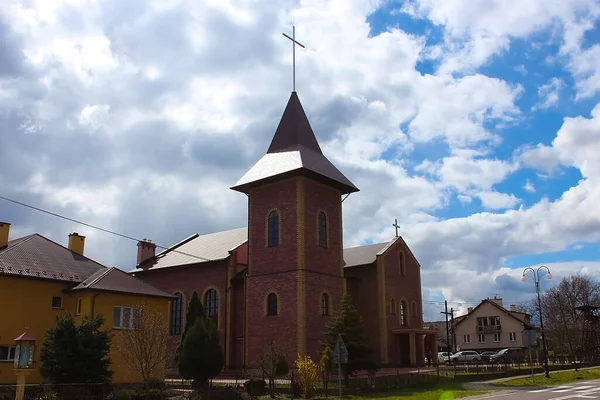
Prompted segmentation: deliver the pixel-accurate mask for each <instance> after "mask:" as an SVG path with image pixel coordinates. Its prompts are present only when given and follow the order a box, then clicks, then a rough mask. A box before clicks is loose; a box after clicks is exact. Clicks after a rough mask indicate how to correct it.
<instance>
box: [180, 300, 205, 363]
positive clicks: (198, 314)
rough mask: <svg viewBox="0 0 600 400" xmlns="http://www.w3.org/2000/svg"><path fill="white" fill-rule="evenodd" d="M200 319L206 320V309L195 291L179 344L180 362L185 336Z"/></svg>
mask: <svg viewBox="0 0 600 400" xmlns="http://www.w3.org/2000/svg"><path fill="white" fill-rule="evenodd" d="M198 318H206V313H205V312H204V307H203V306H202V302H200V298H199V297H198V293H196V291H195V290H194V291H193V292H192V297H191V298H190V302H189V303H188V306H187V312H186V314H185V327H184V329H183V333H182V334H181V342H180V343H179V346H178V347H177V351H176V354H175V359H176V360H179V352H180V351H181V346H182V344H183V340H184V339H185V336H186V335H187V332H188V331H189V330H190V328H191V327H192V326H193V325H194V322H196V320H197V319H198Z"/></svg>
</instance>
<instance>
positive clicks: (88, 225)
mask: <svg viewBox="0 0 600 400" xmlns="http://www.w3.org/2000/svg"><path fill="white" fill-rule="evenodd" d="M0 199H2V200H5V201H8V202H11V203H14V204H17V205H20V206H23V207H27V208H30V209H32V210H35V211H39V212H42V213H45V214H48V215H52V216H53V217H57V218H62V219H64V220H67V221H71V222H74V223H76V224H80V225H84V226H87V227H89V228H92V229H97V230H99V231H102V232H105V233H109V234H111V235H115V236H119V237H122V238H125V239H129V240H133V241H135V242H145V241H147V240H146V239H144V240H141V239H136V238H134V237H133V236H129V235H125V234H122V233H119V232H115V231H111V230H110V229H105V228H101V227H99V226H96V225H92V224H88V223H87V222H83V221H79V220H76V219H74V218H70V217H67V216H64V215H61V214H57V213H55V212H52V211H48V210H44V209H43V208H39V207H36V206H32V205H31V204H27V203H23V202H22V201H18V200H14V199H9V198H8V197H4V196H1V195H0ZM154 244H155V245H156V247H158V248H159V249H165V250H169V247H165V246H160V245H158V244H156V243H154ZM169 251H170V252H173V253H178V254H182V255H186V256H188V257H193V258H196V259H199V260H202V261H212V260H209V259H208V258H204V257H200V256H197V255H194V254H189V253H185V252H183V251H179V250H175V249H172V250H169Z"/></svg>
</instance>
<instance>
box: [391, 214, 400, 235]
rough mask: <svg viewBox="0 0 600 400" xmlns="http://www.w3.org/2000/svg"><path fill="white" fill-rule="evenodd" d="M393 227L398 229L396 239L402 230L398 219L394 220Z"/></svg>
mask: <svg viewBox="0 0 600 400" xmlns="http://www.w3.org/2000/svg"><path fill="white" fill-rule="evenodd" d="M392 226H393V227H395V228H396V237H398V228H400V225H398V218H394V223H393V224H392Z"/></svg>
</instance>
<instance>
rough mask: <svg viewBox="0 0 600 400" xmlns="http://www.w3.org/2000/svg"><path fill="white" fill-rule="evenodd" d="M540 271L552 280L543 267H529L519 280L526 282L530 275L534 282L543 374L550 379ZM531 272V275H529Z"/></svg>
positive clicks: (546, 268)
mask: <svg viewBox="0 0 600 400" xmlns="http://www.w3.org/2000/svg"><path fill="white" fill-rule="evenodd" d="M540 271H544V275H545V276H546V278H548V279H552V274H551V273H550V269H549V268H548V267H546V266H545V265H541V266H539V267H537V268H536V269H533V268H531V267H527V268H525V269H524V270H523V277H522V278H521V280H522V281H523V282H526V281H527V276H528V275H532V276H533V281H534V282H535V291H536V293H537V301H538V311H539V313H540V329H541V330H542V346H543V348H544V372H545V375H546V378H550V371H549V370H548V347H547V346H546V335H545V334H544V318H543V317H542V299H541V298H540ZM529 272H531V274H529Z"/></svg>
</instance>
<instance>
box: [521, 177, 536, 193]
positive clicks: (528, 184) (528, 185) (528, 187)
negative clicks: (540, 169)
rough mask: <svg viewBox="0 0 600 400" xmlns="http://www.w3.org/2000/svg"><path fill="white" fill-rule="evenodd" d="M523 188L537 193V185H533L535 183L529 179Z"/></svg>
mask: <svg viewBox="0 0 600 400" xmlns="http://www.w3.org/2000/svg"><path fill="white" fill-rule="evenodd" d="M523 189H525V190H526V191H528V192H529V193H535V186H533V183H531V181H530V180H529V179H527V182H525V185H523Z"/></svg>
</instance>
